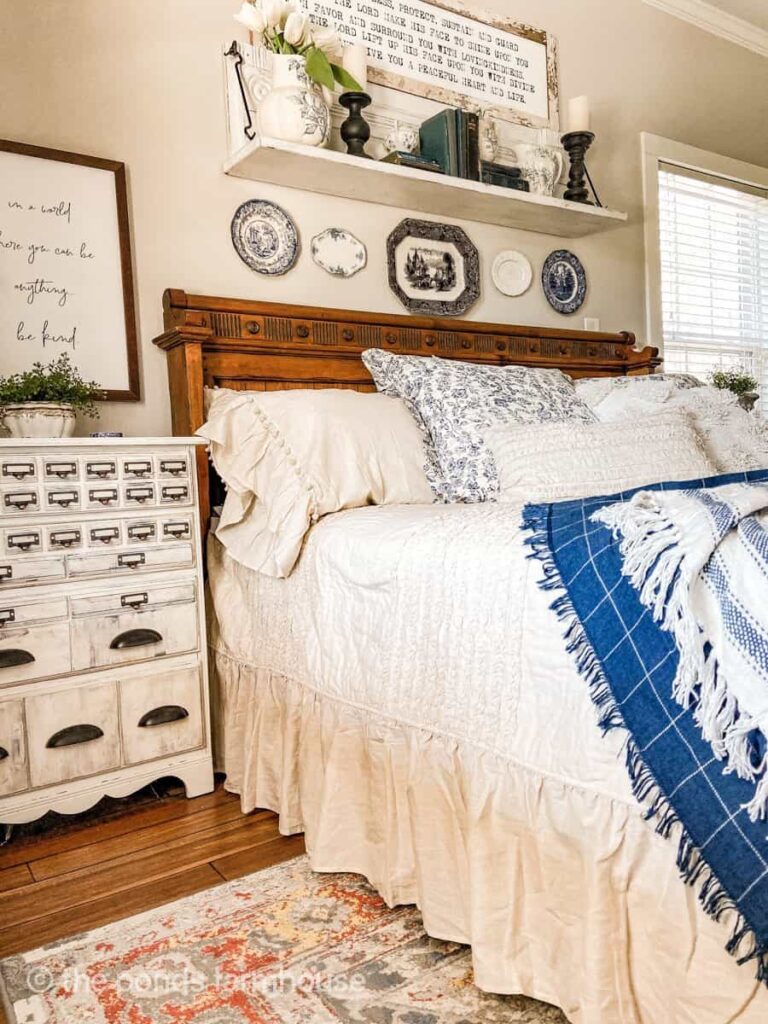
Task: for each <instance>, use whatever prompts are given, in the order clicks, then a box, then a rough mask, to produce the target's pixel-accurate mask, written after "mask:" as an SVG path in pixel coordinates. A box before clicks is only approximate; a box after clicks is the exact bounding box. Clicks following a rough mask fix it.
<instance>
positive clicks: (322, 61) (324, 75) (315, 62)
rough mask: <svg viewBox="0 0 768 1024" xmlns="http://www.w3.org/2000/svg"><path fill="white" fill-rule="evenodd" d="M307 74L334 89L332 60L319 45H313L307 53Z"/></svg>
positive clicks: (314, 80)
mask: <svg viewBox="0 0 768 1024" xmlns="http://www.w3.org/2000/svg"><path fill="white" fill-rule="evenodd" d="M307 74H308V75H309V77H310V78H311V79H312V81H313V82H317V83H318V84H319V85H324V86H325V87H326V89H331V90H333V88H334V84H333V71H332V70H331V62H330V61H329V60H328V58H327V57H326V55H325V54H324V53H323V51H322V50H321V49H319V47H317V46H313V47H312V49H311V50H310V51H309V53H308V54H307Z"/></svg>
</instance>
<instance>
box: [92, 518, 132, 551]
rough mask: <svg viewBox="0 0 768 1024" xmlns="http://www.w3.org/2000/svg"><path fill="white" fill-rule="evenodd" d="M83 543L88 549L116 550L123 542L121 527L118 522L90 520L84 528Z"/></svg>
mask: <svg viewBox="0 0 768 1024" xmlns="http://www.w3.org/2000/svg"><path fill="white" fill-rule="evenodd" d="M85 542H86V544H87V545H88V547H89V548H96V549H97V550H98V551H102V550H104V549H105V548H117V547H120V545H121V544H122V542H123V526H122V523H120V522H119V521H118V520H114V521H113V520H111V519H99V520H98V521H97V520H93V519H92V520H90V521H89V522H88V524H87V525H86V527H85Z"/></svg>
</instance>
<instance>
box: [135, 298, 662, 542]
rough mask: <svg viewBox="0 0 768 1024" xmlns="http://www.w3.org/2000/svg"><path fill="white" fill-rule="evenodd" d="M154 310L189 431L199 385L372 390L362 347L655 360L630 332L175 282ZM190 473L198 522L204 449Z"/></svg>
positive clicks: (597, 367)
mask: <svg viewBox="0 0 768 1024" xmlns="http://www.w3.org/2000/svg"><path fill="white" fill-rule="evenodd" d="M163 310H164V319H165V331H164V333H163V334H161V335H160V337H159V338H155V344H156V345H159V346H160V348H162V349H163V350H164V351H165V352H166V353H167V357H168V380H169V384H170V391H171V411H172V416H173V432H174V434H177V435H181V434H193V433H194V432H195V430H197V428H198V427H200V426H202V423H203V420H204V413H203V388H204V387H216V386H218V387H226V388H235V389H241V390H255V391H272V390H276V389H279V388H353V389H354V390H357V391H373V390H374V386H373V382H372V380H371V377H370V375H369V373H368V371H367V370H366V368H365V366H364V365H363V363H362V361H361V359H360V353H361V352H363V351H365V349H367V348H383V349H386V350H387V351H389V352H403V353H407V354H408V355H423V356H430V355H439V356H443V357H444V358H447V359H468V360H471V361H472V362H477V363H491V364H494V365H497V366H507V365H509V364H518V365H521V366H542V367H551V368H557V369H560V370H563V371H564V372H566V373H569V374H570V375H571V376H572V377H597V376H620V375H623V374H648V373H653V372H654V370H655V368H656V367H657V366H658V365H659V363H660V362H661V360H660V359H659V358H658V349H655V348H644V349H643V350H642V351H640V352H638V351H635V348H634V346H635V336H634V335H633V334H630V333H629V332H628V331H622V332H621V333H620V334H604V333H593V332H587V331H573V330H568V329H566V328H562V329H560V328H551V327H516V326H510V325H508V324H484V323H475V322H474V321H470V320H448V319H437V318H435V319H433V318H431V317H414V316H394V315H392V314H388V313H361V312H353V311H351V310H343V309H321V308H317V307H314V306H287V305H281V304H279V303H273V302H254V301H252V300H248V299H226V298H219V297H216V296H210V295H188V294H187V293H186V292H184V291H180V290H178V289H175V288H169V289H168V290H167V291H166V292H165V295H164V297H163ZM198 473H199V476H198V479H199V485H200V501H201V512H202V517H203V518H202V521H203V523H207V522H208V517H209V511H210V497H209V465H208V460H207V457H206V454H205V452H204V451H200V452H199V453H198Z"/></svg>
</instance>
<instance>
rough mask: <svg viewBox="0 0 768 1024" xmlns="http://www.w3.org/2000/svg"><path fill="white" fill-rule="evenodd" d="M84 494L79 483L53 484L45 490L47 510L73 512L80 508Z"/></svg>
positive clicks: (45, 506) (44, 503)
mask: <svg viewBox="0 0 768 1024" xmlns="http://www.w3.org/2000/svg"><path fill="white" fill-rule="evenodd" d="M81 504H82V496H81V493H80V488H79V487H78V486H77V484H52V485H51V486H48V487H46V488H45V491H44V502H43V505H44V508H45V511H46V512H71V511H73V510H74V509H78V508H80V506H81Z"/></svg>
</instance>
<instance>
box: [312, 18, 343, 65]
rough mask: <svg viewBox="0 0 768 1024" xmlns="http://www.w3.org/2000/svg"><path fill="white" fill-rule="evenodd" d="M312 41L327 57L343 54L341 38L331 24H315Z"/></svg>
mask: <svg viewBox="0 0 768 1024" xmlns="http://www.w3.org/2000/svg"><path fill="white" fill-rule="evenodd" d="M312 42H313V43H314V44H315V46H316V47H317V48H318V49H319V50H322V51H323V53H324V54H325V55H326V56H327V57H340V56H341V51H342V45H341V39H339V36H338V33H337V32H336V31H335V29H332V28H331V27H330V26H329V25H313V26H312Z"/></svg>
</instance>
